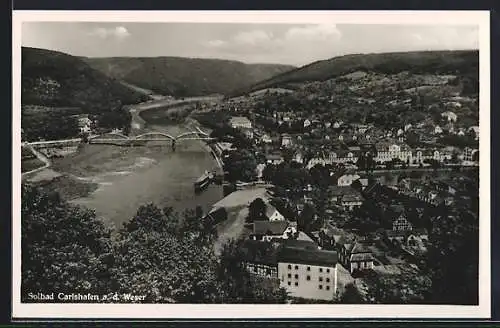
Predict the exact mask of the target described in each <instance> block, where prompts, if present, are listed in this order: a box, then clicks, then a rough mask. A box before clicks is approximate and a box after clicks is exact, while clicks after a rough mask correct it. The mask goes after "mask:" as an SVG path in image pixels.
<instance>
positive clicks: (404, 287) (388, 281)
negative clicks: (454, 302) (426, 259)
mask: <svg viewBox="0 0 500 328" xmlns="http://www.w3.org/2000/svg"><path fill="white" fill-rule="evenodd" d="M365 283H366V285H367V300H368V302H369V303H376V304H422V303H425V302H426V300H427V299H428V295H429V292H430V288H431V280H430V279H429V277H427V276H426V275H424V274H422V273H421V272H419V271H418V270H417V269H416V268H415V267H406V268H402V269H401V272H399V273H396V274H378V273H375V272H373V271H371V272H369V273H368V275H367V277H366V279H365Z"/></svg>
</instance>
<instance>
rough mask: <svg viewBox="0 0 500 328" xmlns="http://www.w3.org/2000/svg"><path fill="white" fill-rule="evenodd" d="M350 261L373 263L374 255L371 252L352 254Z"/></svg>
mask: <svg viewBox="0 0 500 328" xmlns="http://www.w3.org/2000/svg"><path fill="white" fill-rule="evenodd" d="M349 261H351V262H361V261H373V255H372V253H371V252H370V253H359V254H352V255H351V258H350V259H349Z"/></svg>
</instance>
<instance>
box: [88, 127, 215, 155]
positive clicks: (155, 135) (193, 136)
mask: <svg viewBox="0 0 500 328" xmlns="http://www.w3.org/2000/svg"><path fill="white" fill-rule="evenodd" d="M196 129H197V130H196V131H189V132H184V133H181V134H179V135H178V136H175V137H174V136H172V135H170V134H168V133H163V132H156V131H154V132H147V133H143V134H140V135H137V136H132V137H129V136H126V135H124V134H122V133H118V132H110V133H104V134H101V135H96V136H92V137H90V138H89V139H88V141H89V143H106V142H110V143H113V142H124V141H125V144H128V145H133V144H134V141H167V142H171V144H172V148H174V150H175V145H176V143H177V142H178V141H183V140H215V139H214V138H210V136H209V135H208V134H207V133H206V132H203V131H202V130H201V129H199V128H196Z"/></svg>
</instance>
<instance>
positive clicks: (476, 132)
mask: <svg viewBox="0 0 500 328" xmlns="http://www.w3.org/2000/svg"><path fill="white" fill-rule="evenodd" d="M467 131H469V132H471V131H472V132H473V133H474V135H475V136H476V140H479V126H471V127H470V128H469V129H468V130H467Z"/></svg>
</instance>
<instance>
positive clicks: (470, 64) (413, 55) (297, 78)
mask: <svg viewBox="0 0 500 328" xmlns="http://www.w3.org/2000/svg"><path fill="white" fill-rule="evenodd" d="M355 71H365V72H374V73H381V74H397V73H400V72H403V71H408V72H410V73H415V74H424V73H428V74H459V75H465V76H470V77H471V78H475V79H476V81H477V80H478V71H479V51H478V50H459V51H417V52H394V53H378V54H353V55H345V56H340V57H334V58H331V59H327V60H321V61H317V62H314V63H311V64H309V65H306V66H303V67H300V68H297V69H294V70H291V71H288V72H285V73H283V74H280V75H277V76H274V77H272V78H270V79H268V80H265V81H262V82H259V83H256V84H254V85H252V86H251V87H249V88H241V89H238V90H237V91H236V92H234V93H233V95H240V94H245V93H248V92H252V91H256V90H261V89H266V88H272V87H283V88H293V85H294V84H302V83H305V82H312V81H325V80H328V79H332V78H335V77H339V76H342V75H345V74H349V73H352V72H355Z"/></svg>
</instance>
